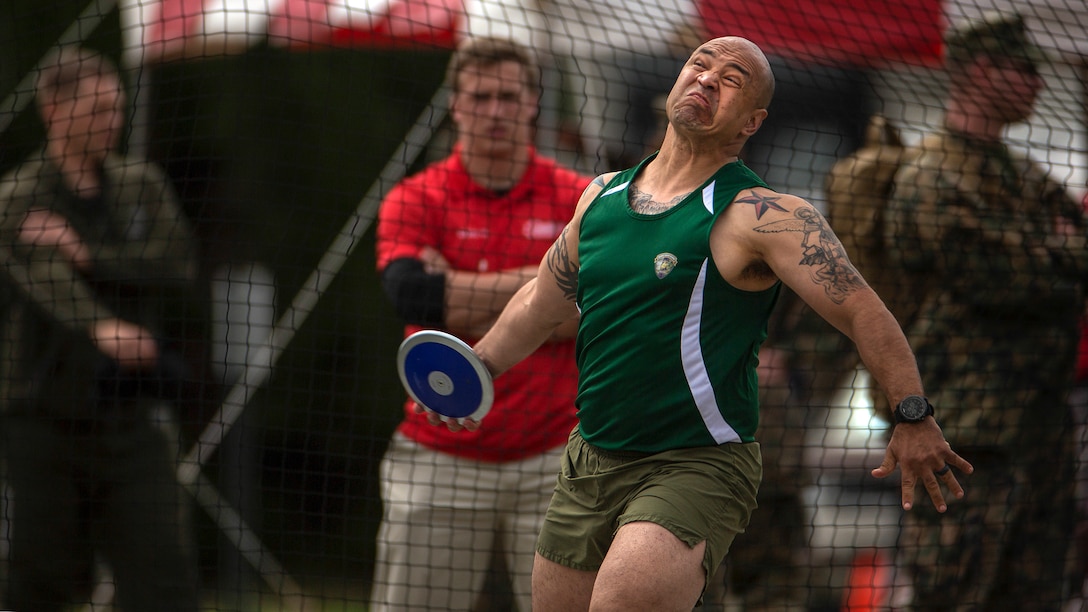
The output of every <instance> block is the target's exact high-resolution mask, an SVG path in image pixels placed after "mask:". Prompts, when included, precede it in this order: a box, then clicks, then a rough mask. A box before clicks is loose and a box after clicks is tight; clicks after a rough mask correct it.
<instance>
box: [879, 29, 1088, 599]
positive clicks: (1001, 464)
mask: <svg viewBox="0 0 1088 612" xmlns="http://www.w3.org/2000/svg"><path fill="white" fill-rule="evenodd" d="M946 53H947V57H946V69H947V71H948V75H949V81H950V88H949V93H948V97H947V100H946V109H945V110H946V114H945V118H944V123H943V126H942V127H941V128H940V129H938V130H935V131H934V132H932V133H930V134H928V135H926V136H925V137H924V138H923V140H922V142H921V144H920V145H919V149H920V154H919V155H918V156H917V157H912V158H911V161H909V162H908V163H906V164H905V165H904V166H903V167H902V168H901V169H900V171H899V173H898V174H897V175H896V179H895V187H894V191H893V194H892V198H891V200H890V202H889V210H888V221H889V222H888V224H887V225H886V226H885V240H886V241H887V243H888V244H889V245H890V253H889V261H892V262H896V263H897V264H898V265H899V266H901V267H902V268H903V269H904V270H908V271H910V272H914V273H921V274H925V275H927V276H928V277H929V278H931V279H932V281H933V288H932V289H931V290H930V291H929V292H927V293H926V294H925V296H924V298H922V303H921V305H920V310H919V314H918V316H917V318H916V320H915V321H914V323H913V324H911V325H910V327H909V329H908V336H909V338H910V340H911V343H912V345H913V348H914V350H915V353H916V355H917V358H918V364H919V367H920V369H921V372H922V376H923V378H924V383H925V386H926V388H927V389H930V390H931V391H932V392H933V393H934V395H932V396H931V399H932V400H933V403H934V404H935V405H936V406H937V410H938V414H939V415H941V425H942V426H943V427H944V429H945V433H946V435H947V437H948V440H949V442H950V443H951V444H952V445H953V447H956V448H959V449H960V450H961V451H962V453H963V455H964V456H965V457H966V458H967V459H969V460H970V461H971V462H972V463H974V465H975V467H976V471H975V473H974V474H973V475H971V476H970V478H969V482H968V485H967V486H968V487H969V488H970V491H971V492H970V494H969V495H967V496H966V497H964V498H963V499H960V500H951V501H950V503H949V509H948V513H947V514H943V515H940V514H937V513H934V512H930V510H929V509H928V508H924V507H918V508H915V510H914V511H913V512H911V513H909V514H907V515H906V516H905V517H904V523H903V527H902V531H901V533H900V540H899V551H898V564H899V569H900V571H901V572H902V573H905V574H906V575H907V577H906V578H902V579H901V580H902V581H913V583H912V587H913V598H912V601H910V602H902V603H904V604H905V605H910V606H912V607H913V609H917V610H942V609H961V610H962V609H978V610H999V609H1000V610H1058V609H1059V608H1060V606H1061V604H1062V599H1063V596H1064V594H1065V593H1067V592H1068V590H1069V588H1070V586H1071V585H1070V582H1071V580H1070V578H1071V577H1070V572H1069V566H1068V565H1069V564H1068V563H1067V552H1068V550H1069V545H1070V536H1071V534H1072V533H1073V529H1074V483H1075V477H1074V451H1073V429H1072V427H1071V423H1070V416H1069V415H1070V410H1069V409H1068V394H1069V391H1070V389H1071V388H1072V385H1073V376H1074V365H1075V360H1076V349H1077V340H1078V334H1077V333H1076V330H1077V328H1078V323H1079V320H1080V317H1081V315H1082V314H1083V312H1084V307H1085V304H1084V290H1085V279H1086V275H1088V250H1086V249H1085V241H1086V237H1085V232H1086V229H1088V224H1086V223H1085V219H1084V217H1083V211H1082V209H1081V207H1080V206H1079V205H1078V204H1077V203H1076V202H1074V201H1072V199H1071V198H1069V196H1068V195H1067V194H1066V191H1065V189H1064V188H1063V186H1062V185H1059V184H1057V183H1055V182H1053V181H1052V180H1050V179H1049V177H1047V175H1046V174H1045V172H1044V171H1043V169H1042V168H1040V167H1039V166H1038V165H1037V164H1035V163H1034V162H1032V161H1030V160H1029V159H1027V158H1026V157H1024V156H1021V155H1018V154H1016V153H1014V152H1013V151H1011V150H1010V149H1009V148H1008V147H1007V146H1006V144H1005V143H1004V142H1003V140H1002V138H1003V135H1004V130H1005V128H1006V127H1007V126H1009V125H1010V124H1014V123H1019V122H1021V121H1024V120H1026V119H1027V118H1028V117H1029V116H1030V115H1031V113H1032V112H1033V111H1034V105H1035V101H1036V97H1037V96H1038V94H1039V93H1040V92H1041V91H1042V89H1043V87H1044V85H1045V83H1044V81H1043V78H1042V77H1041V76H1040V74H1039V68H1040V66H1041V64H1042V63H1043V62H1045V61H1046V58H1045V56H1044V54H1043V52H1042V50H1040V49H1039V48H1038V47H1037V46H1035V44H1034V43H1032V42H1031V41H1030V40H1029V38H1028V35H1027V33H1026V29H1025V24H1024V20H1023V18H1022V17H1021V16H1019V15H1015V14H1011V13H1004V14H1001V13H987V14H985V15H983V16H981V17H979V18H976V19H973V20H969V21H966V22H964V23H963V24H961V25H959V26H958V27H956V28H954V29H952V30H951V31H950V32H949V35H948V38H947V50H946Z"/></svg>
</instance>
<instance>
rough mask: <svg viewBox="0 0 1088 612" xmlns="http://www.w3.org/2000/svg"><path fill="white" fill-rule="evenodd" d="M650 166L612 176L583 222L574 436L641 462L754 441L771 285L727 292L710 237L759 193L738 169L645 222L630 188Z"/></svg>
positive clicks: (774, 291) (750, 176)
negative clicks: (727, 215) (718, 223)
mask: <svg viewBox="0 0 1088 612" xmlns="http://www.w3.org/2000/svg"><path fill="white" fill-rule="evenodd" d="M651 159H652V158H651ZM648 161H649V160H646V161H643V162H642V163H641V164H639V165H638V166H636V167H635V168H632V169H629V170H626V171H624V172H621V173H619V174H618V175H616V176H615V177H614V178H613V180H612V181H610V182H609V184H608V185H607V186H606V187H605V188H604V189H603V190H602V191H601V193H600V195H598V196H597V198H596V199H595V200H594V201H593V202H592V203H591V204H590V205H589V207H588V208H587V210H586V212H585V214H584V216H583V218H582V226H581V232H580V234H579V248H578V258H579V263H580V270H579V272H578V306H579V308H580V309H581V325H580V326H579V331H578V341H577V360H578V367H579V371H580V379H579V386H578V398H577V406H578V417H579V427H580V430H581V434H582V436H583V437H584V438H585V439H586V441H587V442H589V443H590V444H593V445H594V446H597V447H599V448H603V449H606V450H622V451H638V452H660V451H664V450H669V449H675V448H689V447H696V446H712V445H718V444H725V443H731V442H751V441H753V440H754V434H755V430H756V426H757V425H758V424H759V403H758V390H757V380H756V364H757V363H758V352H759V346H760V344H761V343H762V342H763V340H764V339H766V337H767V320H768V318H769V316H770V313H771V309H772V308H773V307H774V303H775V301H776V299H777V298H778V291H779V284H775V286H774V287H771V288H770V289H767V290H764V291H758V292H751V291H742V290H740V289H737V288H736V287H733V286H732V285H730V284H729V283H727V282H725V280H723V279H722V278H721V275H720V274H719V273H718V271H717V269H716V268H715V267H714V263H713V261H712V259H711V253H710V229H711V227H713V225H714V221H715V220H716V219H717V218H718V215H720V214H721V213H722V211H724V210H725V209H726V208H727V207H728V206H729V204H730V203H732V202H733V199H734V198H735V197H736V195H737V194H738V193H739V192H740V191H741V190H742V189H749V188H752V187H756V186H761V187H766V184H765V183H764V182H763V181H762V180H761V179H760V178H759V177H758V176H756V175H755V173H753V172H752V171H751V170H749V169H748V168H747V167H746V166H745V165H744V164H743V163H742V162H739V161H738V162H735V163H731V164H728V165H726V166H723V167H722V168H721V169H720V170H718V171H717V172H716V173H715V174H714V176H713V177H711V178H710V179H709V180H708V181H707V182H706V183H705V184H704V185H703V186H702V187H701V188H700V189H698V190H696V191H694V192H692V193H691V194H689V195H688V196H687V197H686V198H684V200H683V201H681V202H680V203H679V204H678V205H676V206H675V207H673V208H671V209H670V210H668V211H666V212H663V213H660V214H655V215H643V214H638V213H636V212H634V211H633V210H631V207H630V206H629V204H628V186H629V185H630V183H631V180H632V179H633V178H634V177H635V175H636V174H637V173H638V171H639V170H640V169H641V168H642V166H643V165H645V164H646V163H647V162H648Z"/></svg>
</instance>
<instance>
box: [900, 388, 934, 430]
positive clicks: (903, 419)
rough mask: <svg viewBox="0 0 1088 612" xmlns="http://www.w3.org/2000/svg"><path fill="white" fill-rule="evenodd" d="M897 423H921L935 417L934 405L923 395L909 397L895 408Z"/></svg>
mask: <svg viewBox="0 0 1088 612" xmlns="http://www.w3.org/2000/svg"><path fill="white" fill-rule="evenodd" d="M894 414H895V422H896V423H921V422H922V421H924V420H926V417H927V416H933V404H930V403H929V400H927V399H926V398H924V397H922V396H921V395H908V396H906V397H904V398H903V401H901V402H899V405H898V406H896V407H895V413H894Z"/></svg>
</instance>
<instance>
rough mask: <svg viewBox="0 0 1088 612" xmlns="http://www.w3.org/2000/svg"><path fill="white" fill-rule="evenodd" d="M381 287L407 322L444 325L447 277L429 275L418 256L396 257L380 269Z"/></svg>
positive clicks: (433, 325)
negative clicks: (382, 269) (381, 270)
mask: <svg viewBox="0 0 1088 612" xmlns="http://www.w3.org/2000/svg"><path fill="white" fill-rule="evenodd" d="M382 289H384V290H385V295H387V296H388V297H389V300H390V301H391V302H393V308H395V309H396V311H397V314H399V315H400V317H401V318H402V319H404V321H405V322H406V323H409V324H411V325H422V326H424V327H442V325H444V324H445V319H446V317H445V314H446V313H445V303H446V276H445V275H444V274H428V273H427V272H426V271H424V270H423V262H421V261H419V260H418V259H412V258H408V257H405V258H402V259H395V260H393V261H391V262H390V263H389V265H388V266H386V267H385V270H384V271H383V272H382Z"/></svg>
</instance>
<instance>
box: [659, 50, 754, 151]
mask: <svg viewBox="0 0 1088 612" xmlns="http://www.w3.org/2000/svg"><path fill="white" fill-rule="evenodd" d="M772 79H773V76H771V72H770V66H769V64H768V63H767V59H766V57H764V55H763V53H762V52H761V51H760V50H759V48H758V47H756V46H755V44H753V43H751V42H750V41H748V40H745V39H742V38H736V37H726V38H717V39H714V40H711V41H709V42H707V43H705V44H703V45H701V46H700V47H699V48H698V49H696V50H695V51H694V52H693V53H692V54H691V57H690V58H688V61H687V62H686V63H685V64H684V67H683V69H681V71H680V75H679V76H678V77H677V79H676V83H675V84H674V85H673V88H672V91H671V92H670V93H669V97H668V101H667V109H668V113H669V120H670V121H671V122H672V123H673V124H674V125H675V126H676V127H677V129H680V130H691V131H694V132H722V133H724V134H728V135H729V136H732V135H734V134H735V133H736V132H737V131H738V126H743V125H745V124H747V123H748V122H750V121H756V123H757V126H758V123H759V122H762V119H763V117H765V116H766V114H767V112H766V107H767V106H768V105H769V104H770V99H769V98H770V91H771V90H770V89H769V83H768V81H769V80H772ZM772 82H773V81H772Z"/></svg>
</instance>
